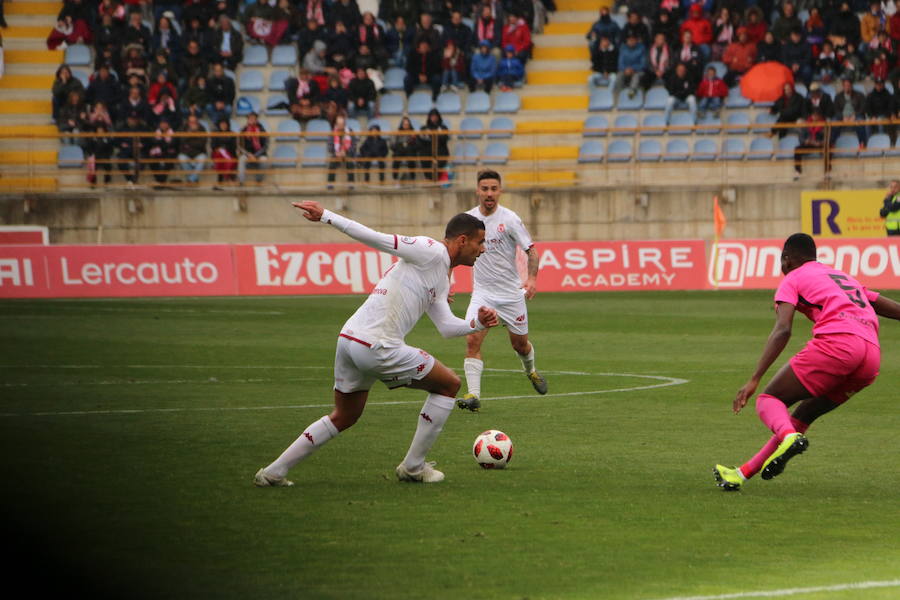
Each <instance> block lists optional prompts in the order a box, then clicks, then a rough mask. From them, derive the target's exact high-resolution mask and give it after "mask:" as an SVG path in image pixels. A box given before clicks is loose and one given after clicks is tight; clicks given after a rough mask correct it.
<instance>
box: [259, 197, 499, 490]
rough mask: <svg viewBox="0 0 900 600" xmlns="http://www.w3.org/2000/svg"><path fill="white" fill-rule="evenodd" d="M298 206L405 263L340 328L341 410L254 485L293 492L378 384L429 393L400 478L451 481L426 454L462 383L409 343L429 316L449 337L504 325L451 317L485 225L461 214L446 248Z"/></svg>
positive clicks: (315, 206) (313, 206) (488, 318)
mask: <svg viewBox="0 0 900 600" xmlns="http://www.w3.org/2000/svg"><path fill="white" fill-rule="evenodd" d="M293 204H294V206H295V207H297V208H299V209H300V210H302V211H303V216H304V217H306V218H307V219H309V220H310V221H321V222H323V223H327V224H329V225H331V226H332V227H334V228H336V229H338V230H340V231H342V232H344V233H346V234H347V235H348V236H350V237H352V238H353V239H355V240H358V241H360V242H362V243H364V244H366V245H368V246H371V247H373V248H375V249H376V250H381V251H383V252H387V253H389V254H393V255H394V256H397V257H399V258H400V261H399V262H397V263H395V264H394V265H392V266H391V267H390V268H389V269H388V270H387V271H386V272H385V274H384V275H383V276H382V278H381V281H379V282H378V284H377V285H376V286H375V289H374V290H372V293H371V294H370V295H369V297H368V299H366V301H365V302H364V303H363V304H362V306H360V307H359V308H358V309H357V310H356V312H355V313H353V316H351V317H350V319H348V320H347V322H346V323H344V327H343V328H342V329H341V333H340V335H339V336H338V341H337V351H336V353H335V357H334V411H333V412H332V413H331V414H330V415H327V416H324V417H322V418H321V419H319V420H318V421H315V422H314V423H312V424H311V425H310V426H309V427H307V428H306V430H305V431H304V432H303V433H302V434H301V435H300V437H298V438H297V440H296V441H295V442H294V443H293V444H291V445H290V446H288V448H287V449H286V450H285V451H284V452H283V453H282V454H281V456H279V457H278V458H277V459H276V460H275V462H273V463H272V464H270V465H269V466H267V467H264V468H262V469H260V470H259V471H257V473H256V476H255V477H254V480H253V482H254V483H255V484H256V485H257V486H260V487H266V486H290V485H293V482H291V481H289V480H288V479H287V478H286V476H287V473H288V470H290V469H291V467H293V466H294V465H296V464H297V463H299V462H300V461H301V460H303V459H305V458H307V457H309V456H310V455H311V454H312V453H313V452H315V451H316V450H317V449H318V448H320V447H321V446H322V445H324V444H325V443H326V442H328V440H330V439H332V438H333V437H335V436H336V435H337V434H338V433H339V432H341V431H343V430H345V429H347V428H348V427H350V426H351V425H353V424H354V423H356V421H357V420H358V419H359V417H360V415H362V412H363V409H364V408H365V405H366V399H367V398H368V396H369V389H370V388H371V387H372V384H373V383H374V382H375V381H376V380H381V381H382V382H383V383H384V384H385V385H386V386H387V387H388V388H389V389H394V388H398V387H402V386H408V387H411V388H415V389H419V390H425V391H427V392H428V397H427V398H426V400H425V405H424V406H423V407H422V411H421V412H420V413H419V419H418V426H417V427H416V433H415V435H414V436H413V440H412V444H411V445H410V447H409V452H407V454H406V458H404V459H403V462H401V463H400V464H399V465H398V466H397V469H396V472H397V477H398V478H399V479H400V480H401V481H422V482H425V483H435V482H438V481H441V480H443V479H444V474H443V473H441V472H440V471H438V470H436V469H434V468H433V466H432V465H433V464H434V463H426V462H425V455H426V454H427V453H428V450H429V449H431V446H432V445H433V444H434V442H435V441H436V440H437V437H438V434H440V432H441V429H443V427H444V423H445V422H446V421H447V417H448V416H449V415H450V413H451V412H452V411H453V402H454V399H455V397H456V393H457V392H458V391H459V386H460V381H459V376H457V375H456V373H454V372H453V371H451V370H450V369H449V368H447V367H446V366H444V365H443V364H441V362H440V361H438V360H435V358H434V357H432V356H431V355H430V354H428V353H427V352H425V351H424V350H420V349H419V348H413V347H412V346H407V345H406V343H405V342H404V338H405V337H406V334H408V333H409V332H410V330H412V328H413V327H414V326H415V324H416V322H418V320H419V319H420V318H421V317H422V314H423V313H425V312H427V313H428V316H429V317H430V318H431V320H432V321H433V322H434V324H435V326H436V327H437V329H438V331H440V332H441V335H443V336H444V337H454V336H462V335H466V334H469V333H472V332H473V331H480V330H482V329H485V328H486V327H493V326H495V325H497V323H498V321H497V313H496V312H495V311H494V310H493V309H490V308H486V307H483V306H482V307H479V308H478V309H477V310H476V313H477V314H476V316H473V317H470V318H468V319H467V320H465V321H463V320H462V319H459V318H457V317H456V316H454V315H453V313H452V312H450V307H449V304H448V302H447V294H448V292H449V291H450V271H451V270H452V269H453V268H454V267H456V266H457V265H468V266H472V265H473V264H474V263H475V259H477V258H478V256H479V255H480V254H481V253H482V252H484V223H482V222H481V221H479V220H478V219H476V218H475V217H473V216H471V215H468V214H465V213H463V214H459V215H456V216H455V217H453V218H452V219H450V222H449V223H447V228H446V232H445V237H444V241H442V242H438V241H436V240H433V239H431V238H428V237H425V236H418V237H400V236H397V235H394V234H387V233H378V232H377V231H373V230H371V229H369V228H368V227H366V226H364V225H361V224H359V223H357V222H356V221H352V220H350V219H348V218H346V217H342V216H341V215H338V214H335V213H333V212H331V211H329V210H325V209H323V208H322V206H321V205H320V204H319V203H318V202H311V201H307V202H295V203H293Z"/></svg>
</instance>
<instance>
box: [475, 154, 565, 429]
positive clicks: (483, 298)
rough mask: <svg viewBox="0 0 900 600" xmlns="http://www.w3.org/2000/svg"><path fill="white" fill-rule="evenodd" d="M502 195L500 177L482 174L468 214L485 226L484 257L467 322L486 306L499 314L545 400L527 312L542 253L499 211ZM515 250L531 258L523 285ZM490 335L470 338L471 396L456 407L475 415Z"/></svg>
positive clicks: (513, 218) (510, 215)
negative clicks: (486, 340) (483, 346)
mask: <svg viewBox="0 0 900 600" xmlns="http://www.w3.org/2000/svg"><path fill="white" fill-rule="evenodd" d="M502 191H503V190H502V187H501V182H500V174H499V173H497V172H496V171H491V170H485V171H481V172H479V173H478V183H477V186H476V190H475V195H476V197H477V198H478V206H476V207H475V208H473V209H472V210H470V211H467V214H470V215H472V216H474V217H476V218H478V219H481V220H482V221H484V227H485V243H484V254H482V255H481V257H479V259H478V262H477V263H475V268H474V269H473V280H474V287H473V290H472V300H471V301H470V302H469V308H468V310H467V311H466V319H471V318H473V317H474V316H475V315H476V314H477V313H478V307H479V306H481V305H482V304H485V305H486V306H490V307H492V308H494V309H495V310H496V311H497V316H498V317H499V318H500V321H501V322H502V323H503V324H504V325H506V328H507V330H508V331H509V341H510V343H511V344H512V347H513V350H515V351H516V354H518V356H519V359H520V360H521V361H522V367H523V368H524V369H525V375H526V376H527V377H528V379H529V380H530V381H531V385H532V386H534V389H535V391H537V393H539V394H546V393H547V382H546V380H544V378H543V377H541V376H540V375H539V374H538V372H537V371H536V370H535V367H534V346H533V345H532V344H531V342H530V341H529V340H528V309H527V308H526V307H525V301H526V300H530V299H531V298H533V297H534V294H535V283H536V281H537V274H538V253H537V250H536V249H535V248H534V244H533V242H532V241H531V236H530V235H528V230H527V229H525V225H523V224H522V219H520V218H519V215H517V214H516V213H514V212H513V211H511V210H509V209H508V208H506V207H504V206H500V194H501V193H502ZM516 247H519V248H521V249H522V250H523V251H524V252H525V254H526V255H527V256H528V276H527V279H526V280H525V283H524V284H523V283H521V279H520V277H519V270H518V268H517V267H516ZM486 335H487V331H486V330H485V331H478V332H475V333H471V334H469V335H468V337H467V338H466V360H465V362H464V364H463V368H464V371H465V374H466V387H467V393H466V395H465V396H463V397H462V398H461V399H459V400H457V405H458V406H459V407H460V408H463V409H467V410H471V411H472V412H477V411H478V410H479V409H480V408H481V373H482V371H483V370H484V362H483V361H482V359H481V344H482V343H483V342H484V338H485V336H486Z"/></svg>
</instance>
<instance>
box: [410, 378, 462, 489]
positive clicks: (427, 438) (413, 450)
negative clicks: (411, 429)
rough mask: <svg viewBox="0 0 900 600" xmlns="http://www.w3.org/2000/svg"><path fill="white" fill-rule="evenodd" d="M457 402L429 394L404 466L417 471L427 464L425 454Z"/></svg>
mask: <svg viewBox="0 0 900 600" xmlns="http://www.w3.org/2000/svg"><path fill="white" fill-rule="evenodd" d="M455 403H456V400H455V399H454V398H450V397H449V396H441V395H440V394H428V398H426V399H425V404H424V405H423V406H422V412H420V413H419V424H418V425H417V426H416V434H415V435H414V436H413V440H412V444H410V445H409V451H408V452H407V453H406V458H404V459H403V466H404V467H406V468H407V470H409V471H411V472H413V473H415V472H417V471H419V470H420V469H421V468H422V466H423V465H424V464H425V455H426V454H428V451H429V450H431V446H433V445H434V442H435V441H436V440H437V437H438V435H440V433H441V430H442V429H443V428H444V423H446V422H447V417H449V416H450V413H451V412H453V406H454V405H455Z"/></svg>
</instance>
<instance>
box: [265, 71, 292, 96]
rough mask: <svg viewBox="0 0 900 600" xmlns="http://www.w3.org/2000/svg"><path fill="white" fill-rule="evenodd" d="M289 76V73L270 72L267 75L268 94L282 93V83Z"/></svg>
mask: <svg viewBox="0 0 900 600" xmlns="http://www.w3.org/2000/svg"><path fill="white" fill-rule="evenodd" d="M290 76H291V73H290V71H285V70H278V69H276V70H275V71H272V73H270V74H269V91H270V92H283V91H284V82H285V80H287V79H288V78H289V77H290Z"/></svg>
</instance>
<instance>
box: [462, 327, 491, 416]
mask: <svg viewBox="0 0 900 600" xmlns="http://www.w3.org/2000/svg"><path fill="white" fill-rule="evenodd" d="M488 331H490V330H489V329H485V330H484V331H478V332H475V333H470V334H469V335H467V336H466V360H465V361H464V362H463V372H464V373H465V374H466V395H465V396H463V397H462V398H460V399H458V400H457V401H456V405H457V406H458V407H459V408H462V409H465V410H471V411H472V412H478V411H479V409H480V408H481V373H482V372H483V371H484V361H482V360H481V345H482V344H483V343H484V338H485V337H487V334H488Z"/></svg>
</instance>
